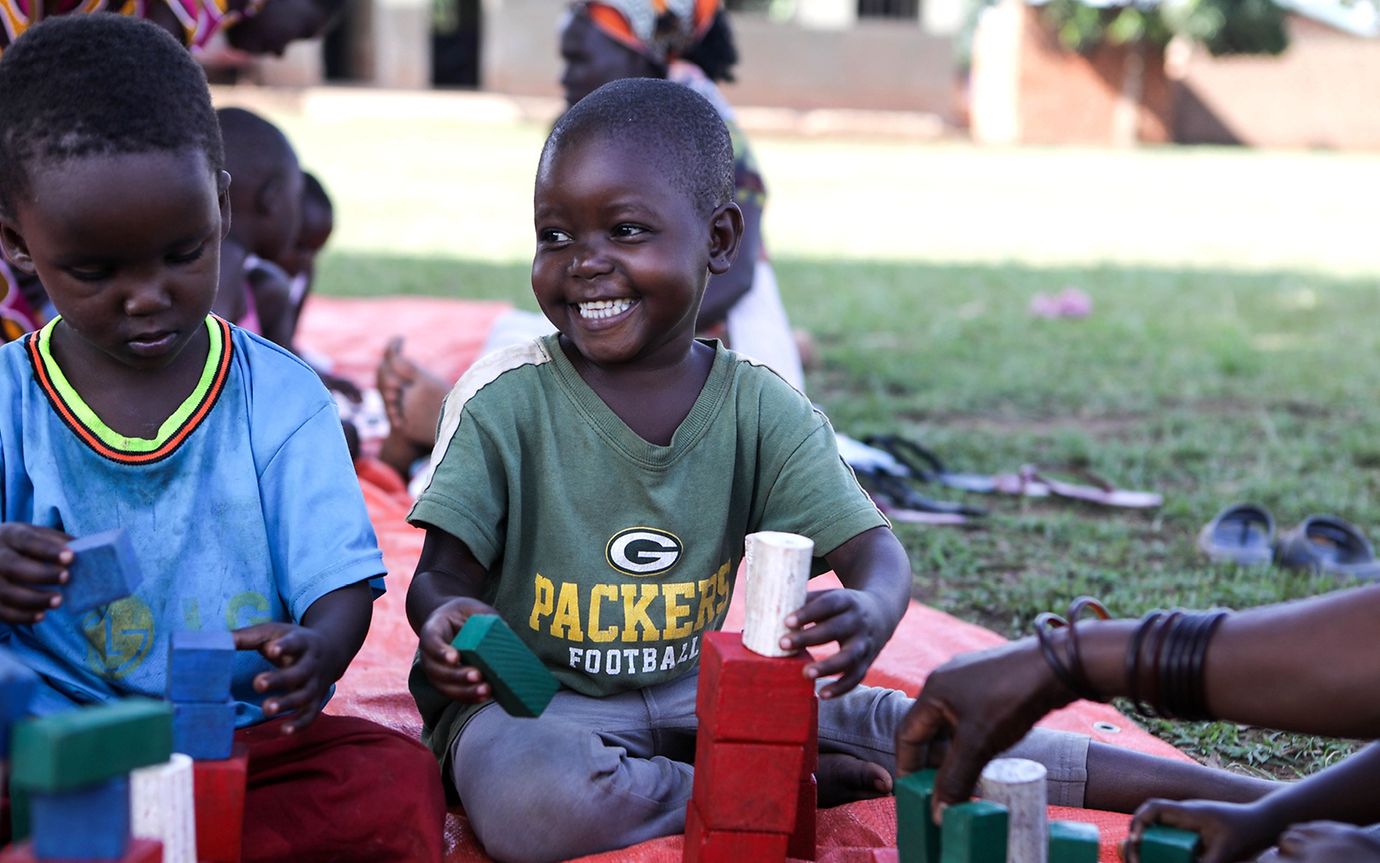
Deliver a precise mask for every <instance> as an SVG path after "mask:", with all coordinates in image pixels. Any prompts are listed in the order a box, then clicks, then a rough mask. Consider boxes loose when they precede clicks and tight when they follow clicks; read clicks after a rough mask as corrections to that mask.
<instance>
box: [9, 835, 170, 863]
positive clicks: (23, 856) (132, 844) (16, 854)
mask: <svg viewBox="0 0 1380 863" xmlns="http://www.w3.org/2000/svg"><path fill="white" fill-rule="evenodd" d="M0 863H39V860H38V858H37V857H35V856H34V844H33V843H32V842H20V843H18V844H17V845H11V846H9V847H8V848H6V849H4V850H3V851H0ZM43 863H82V861H81V860H52V859H48V860H44V861H43ZM104 863H163V843H162V842H159V841H158V840H157V839H131V840H129V850H127V851H125V856H123V857H121V858H120V859H119V860H118V861H113V860H106V861H104Z"/></svg>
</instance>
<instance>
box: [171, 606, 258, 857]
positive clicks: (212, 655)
mask: <svg viewBox="0 0 1380 863" xmlns="http://www.w3.org/2000/svg"><path fill="white" fill-rule="evenodd" d="M234 665H235V639H234V637H233V636H232V635H231V634H230V633H228V632H191V631H179V632H174V633H173V635H172V643H171V644H170V646H169V649H168V700H169V701H171V702H172V709H173V749H174V750H175V751H177V752H181V753H184V754H186V755H189V756H191V757H192V758H193V759H195V764H194V765H193V767H192V788H193V792H192V793H193V795H194V797H195V800H196V847H197V858H198V859H199V860H202V861H205V863H239V859H240V837H241V834H242V833H243V823H244V793H245V783H246V780H247V777H248V766H249V762H248V756H247V754H246V752H245V750H244V749H243V747H236V746H235V702H234V700H233V699H232V698H231V697H230V682H231V678H232V676H233V672H234Z"/></svg>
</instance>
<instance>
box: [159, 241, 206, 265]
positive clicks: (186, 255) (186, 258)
mask: <svg viewBox="0 0 1380 863" xmlns="http://www.w3.org/2000/svg"><path fill="white" fill-rule="evenodd" d="M205 252H206V244H205V243H202V244H201V245H199V246H197V247H196V248H195V249H192V250H191V251H187V252H178V253H177V254H173V255H168V263H170V264H190V263H192V262H193V261H195V260H197V259H199V258H200V257H201V256H202V254H204V253H205Z"/></svg>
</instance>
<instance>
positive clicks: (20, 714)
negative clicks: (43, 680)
mask: <svg viewBox="0 0 1380 863" xmlns="http://www.w3.org/2000/svg"><path fill="white" fill-rule="evenodd" d="M37 687H38V675H36V674H34V673H33V671H32V670H30V669H29V667H28V666H27V665H24V664H23V663H22V662H20V661H19V660H18V659H16V658H15V657H14V655H13V654H12V653H9V652H8V651H5V650H0V761H8V760H9V757H10V733H11V729H12V727H13V726H14V723H16V722H18V721H19V720H20V719H23V718H24V717H25V716H27V715H28V714H29V702H30V701H32V700H33V697H34V690H35V689H36V688H37Z"/></svg>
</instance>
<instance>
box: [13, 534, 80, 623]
mask: <svg viewBox="0 0 1380 863" xmlns="http://www.w3.org/2000/svg"><path fill="white" fill-rule="evenodd" d="M70 539H71V537H69V536H68V535H67V534H65V533H63V532H62V531H58V530H53V529H52V528H50V527H39V526H38V525H34V524H21V523H19V522H7V523H5V524H0V621H3V622H5V623H11V624H15V625H17V626H18V625H31V624H35V623H38V622H39V621H40V620H42V619H43V614H44V612H46V611H48V610H49V609H53V608H57V607H58V606H59V605H61V604H62V595H61V594H59V593H58V592H57V588H58V587H61V586H62V585H64V584H66V583H67V581H68V579H69V578H71V575H70V574H69V573H68V572H67V567H68V566H70V565H71V563H72V560H73V555H72V552H71V550H70V549H68V548H67V543H68V541H69V540H70Z"/></svg>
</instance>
